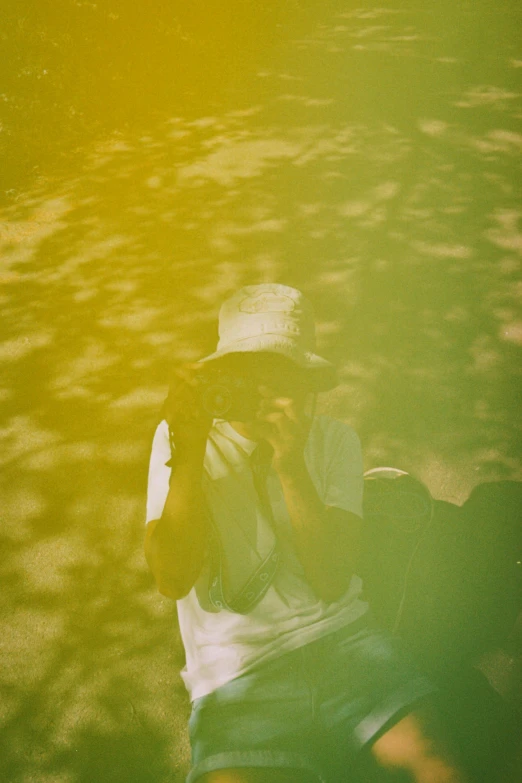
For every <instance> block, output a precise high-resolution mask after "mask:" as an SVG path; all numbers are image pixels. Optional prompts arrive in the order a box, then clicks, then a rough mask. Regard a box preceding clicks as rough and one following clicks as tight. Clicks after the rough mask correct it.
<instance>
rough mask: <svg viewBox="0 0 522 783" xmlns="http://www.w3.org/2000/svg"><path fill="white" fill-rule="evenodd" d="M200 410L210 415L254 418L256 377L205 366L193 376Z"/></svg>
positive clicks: (257, 394)
mask: <svg viewBox="0 0 522 783" xmlns="http://www.w3.org/2000/svg"><path fill="white" fill-rule="evenodd" d="M195 380H196V390H197V393H198V396H199V399H200V401H201V405H202V407H203V408H204V410H205V411H206V412H207V413H208V414H209V415H210V416H212V418H213V419H226V420H227V421H249V420H251V419H253V418H255V415H256V412H257V409H258V406H259V402H260V395H259V392H258V390H257V386H258V381H254V380H250V379H249V378H248V377H247V376H246V375H238V374H233V373H230V372H224V371H220V370H217V369H210V368H208V369H205V370H203V371H202V372H200V373H198V374H197V375H196V377H195Z"/></svg>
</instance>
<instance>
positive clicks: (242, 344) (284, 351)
mask: <svg viewBox="0 0 522 783" xmlns="http://www.w3.org/2000/svg"><path fill="white" fill-rule="evenodd" d="M234 353H276V354H279V355H280V356H285V357H286V358H287V359H290V360H291V361H293V362H294V363H295V364H297V365H298V367H301V368H303V369H304V370H310V372H311V373H312V372H313V385H314V387H315V388H316V389H317V391H327V390H328V389H333V388H334V386H337V385H338V378H337V371H336V369H335V367H334V365H333V364H332V363H331V362H329V361H328V360H327V359H323V357H322V356H319V355H318V354H316V353H311V352H309V351H301V350H299V348H298V347H297V346H296V345H295V343H294V341H293V340H289V339H288V338H285V337H281V336H279V335H263V336H257V335H256V336H255V337H248V338H246V339H244V340H238V341H237V342H235V343H229V344H228V345H227V346H226V348H221V349H219V348H218V350H217V351H214V353H211V354H209V355H208V356H205V357H203V358H202V359H199V360H198V363H199V364H205V363H208V362H213V361H215V360H216V359H221V358H222V357H224V356H228V355H230V354H234Z"/></svg>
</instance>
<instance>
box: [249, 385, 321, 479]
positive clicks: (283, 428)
mask: <svg viewBox="0 0 522 783" xmlns="http://www.w3.org/2000/svg"><path fill="white" fill-rule="evenodd" d="M259 393H260V395H261V402H260V404H259V410H258V414H257V418H256V422H259V430H260V432H261V433H262V435H263V437H264V439H265V440H266V441H268V443H270V445H271V446H272V448H273V449H274V456H273V465H274V468H275V469H276V471H278V472H289V471H291V470H292V469H293V468H295V467H297V466H300V465H301V464H302V460H303V458H304V449H305V446H306V442H307V440H308V435H309V433H310V427H311V424H312V420H311V418H310V417H309V416H308V415H307V414H306V412H305V399H304V398H293V397H278V396H277V395H276V393H275V392H274V391H273V390H272V389H270V387H268V386H260V387H259Z"/></svg>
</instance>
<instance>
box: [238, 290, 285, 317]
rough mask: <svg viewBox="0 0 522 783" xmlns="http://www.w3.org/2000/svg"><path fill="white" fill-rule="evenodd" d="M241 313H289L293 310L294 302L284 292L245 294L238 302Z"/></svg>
mask: <svg viewBox="0 0 522 783" xmlns="http://www.w3.org/2000/svg"><path fill="white" fill-rule="evenodd" d="M239 310H240V312H242V313H291V312H292V311H293V310H295V302H294V300H293V299H291V298H290V297H289V296H285V295H284V294H266V293H262V294H257V295H256V296H247V297H246V298H245V299H242V300H241V302H240V303H239Z"/></svg>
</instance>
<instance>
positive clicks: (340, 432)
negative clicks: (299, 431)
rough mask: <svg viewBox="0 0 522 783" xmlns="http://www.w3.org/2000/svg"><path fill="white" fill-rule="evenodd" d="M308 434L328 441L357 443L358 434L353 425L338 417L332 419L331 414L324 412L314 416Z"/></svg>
mask: <svg viewBox="0 0 522 783" xmlns="http://www.w3.org/2000/svg"><path fill="white" fill-rule="evenodd" d="M310 434H311V435H312V437H314V438H317V439H319V438H320V439H322V440H323V441H325V442H328V443H337V442H339V441H344V442H352V443H353V444H355V445H359V436H358V435H357V433H356V431H355V430H354V429H353V427H351V426H350V425H349V424H347V423H346V422H344V421H340V419H334V418H333V417H332V416H327V415H324V414H320V415H318V416H315V417H314V421H313V424H312V428H311V433H310Z"/></svg>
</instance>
